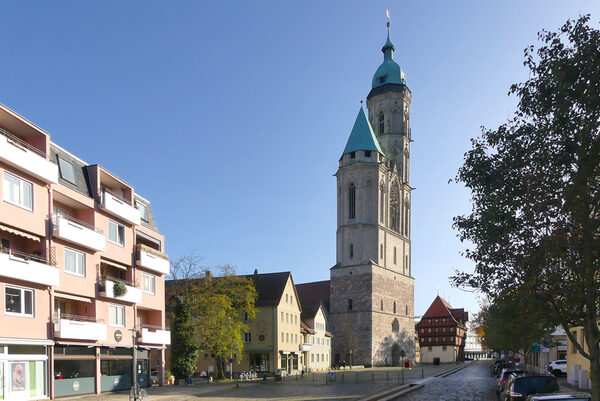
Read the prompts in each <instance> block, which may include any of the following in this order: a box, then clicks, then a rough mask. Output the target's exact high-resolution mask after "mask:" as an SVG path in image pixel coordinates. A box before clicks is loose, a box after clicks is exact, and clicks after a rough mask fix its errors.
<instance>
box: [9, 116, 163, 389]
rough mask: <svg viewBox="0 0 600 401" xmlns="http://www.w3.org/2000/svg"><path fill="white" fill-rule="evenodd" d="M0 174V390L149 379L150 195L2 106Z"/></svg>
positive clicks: (159, 257) (158, 253)
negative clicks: (77, 153)
mask: <svg viewBox="0 0 600 401" xmlns="http://www.w3.org/2000/svg"><path fill="white" fill-rule="evenodd" d="M0 174H1V176H2V182H3V184H2V186H1V187H0V192H1V193H0V196H1V199H2V202H1V203H0V241H1V252H0V308H2V312H0V400H3V399H4V400H14V399H19V400H35V399H43V398H52V399H54V398H55V397H60V396H68V395H80V394H90V393H96V394H98V393H101V392H106V391H113V390H116V389H124V388H128V387H129V386H131V384H132V376H133V372H134V368H135V370H136V371H137V377H138V382H139V383H140V384H141V385H148V384H149V379H150V371H151V369H156V370H158V371H159V372H163V371H164V349H165V347H166V345H167V344H169V343H170V332H169V331H168V329H166V328H165V312H164V311H165V304H164V302H165V296H164V277H165V274H168V273H169V261H168V258H167V255H166V254H165V253H164V236H163V235H162V234H160V232H159V231H158V229H157V227H156V223H155V221H154V217H153V213H152V209H151V206H150V202H149V201H147V200H146V199H144V198H142V197H141V196H139V195H137V194H136V193H135V191H134V188H133V186H131V185H130V184H128V183H127V182H125V181H124V180H122V179H121V178H119V177H118V176H116V175H115V174H113V173H111V172H110V171H108V170H106V169H105V168H103V167H101V166H100V165H90V164H88V163H86V162H84V161H82V160H81V159H79V158H77V157H76V156H74V155H73V154H71V153H69V152H67V151H66V150H64V149H63V148H61V147H60V146H58V145H56V144H54V143H52V142H51V140H50V135H49V134H48V133H47V132H45V131H44V130H42V129H41V128H39V127H37V126H36V125H34V124H32V123H31V122H29V121H27V120H26V119H24V118H23V117H21V116H19V115H17V114H16V113H15V112H13V111H11V110H10V109H8V108H6V107H4V106H2V105H0ZM134 361H135V365H136V366H134Z"/></svg>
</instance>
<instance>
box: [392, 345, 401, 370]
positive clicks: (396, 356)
mask: <svg viewBox="0 0 600 401" xmlns="http://www.w3.org/2000/svg"><path fill="white" fill-rule="evenodd" d="M392 366H400V346H399V345H398V344H394V345H393V346H392Z"/></svg>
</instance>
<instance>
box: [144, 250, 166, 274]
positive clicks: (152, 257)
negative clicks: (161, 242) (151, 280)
mask: <svg viewBox="0 0 600 401" xmlns="http://www.w3.org/2000/svg"><path fill="white" fill-rule="evenodd" d="M136 265H137V266H141V267H145V268H146V269H150V270H153V271H155V272H157V273H161V274H169V272H170V271H171V264H170V263H169V259H168V258H167V255H165V254H164V253H162V252H159V251H157V250H155V249H152V248H150V247H149V246H146V245H144V244H137V245H136Z"/></svg>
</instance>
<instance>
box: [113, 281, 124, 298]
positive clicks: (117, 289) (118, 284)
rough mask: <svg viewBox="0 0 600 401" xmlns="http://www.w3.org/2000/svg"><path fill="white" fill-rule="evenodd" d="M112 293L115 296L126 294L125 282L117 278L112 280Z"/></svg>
mask: <svg viewBox="0 0 600 401" xmlns="http://www.w3.org/2000/svg"><path fill="white" fill-rule="evenodd" d="M113 294H114V295H115V297H117V298H118V297H122V296H123V295H125V294H127V287H126V286H125V283H123V282H122V281H119V280H113Z"/></svg>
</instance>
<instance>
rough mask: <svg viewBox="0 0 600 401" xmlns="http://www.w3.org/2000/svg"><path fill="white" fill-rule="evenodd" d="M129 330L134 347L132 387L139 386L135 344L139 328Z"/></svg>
mask: <svg viewBox="0 0 600 401" xmlns="http://www.w3.org/2000/svg"><path fill="white" fill-rule="evenodd" d="M129 330H131V340H132V345H133V348H132V349H133V374H132V375H131V382H132V383H131V385H132V386H135V385H137V346H136V343H135V342H136V339H137V328H133V329H129Z"/></svg>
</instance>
